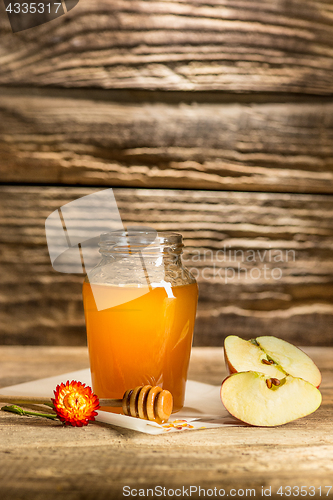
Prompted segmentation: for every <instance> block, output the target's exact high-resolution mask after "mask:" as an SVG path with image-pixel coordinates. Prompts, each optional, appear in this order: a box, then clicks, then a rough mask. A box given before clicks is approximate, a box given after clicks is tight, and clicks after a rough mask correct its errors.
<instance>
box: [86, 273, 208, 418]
mask: <svg viewBox="0 0 333 500" xmlns="http://www.w3.org/2000/svg"><path fill="white" fill-rule="evenodd" d="M171 290H172V293H171V292H170V289H169V291H168V292H167V291H166V290H165V288H163V287H156V288H148V287H146V288H144V287H140V289H138V288H136V287H119V286H111V285H106V284H101V285H100V284H98V285H94V284H93V285H90V284H89V283H87V282H85V283H84V285H83V300H84V309H85V318H86V327H87V338H88V349H89V357H90V369H91V376H92V384H93V390H94V392H95V393H96V394H97V395H98V396H99V397H101V398H121V397H122V396H123V394H124V392H125V391H126V390H127V389H130V388H134V387H136V386H137V385H146V384H150V385H158V386H160V387H161V388H162V389H168V390H169V391H170V392H171V393H172V395H173V398H174V411H178V410H180V409H181V408H182V406H183V404H184V397H185V383H186V378H187V369H188V363H189V359H190V352H191V345H192V337H193V328H194V321H195V314H196V306H197V299H198V287H197V284H196V283H192V284H187V285H181V286H174V287H171ZM95 299H96V300H95ZM101 301H102V302H103V308H101V306H100V304H101ZM96 302H97V303H98V305H99V307H98V308H97V305H96ZM108 305H109V306H110V307H106V308H105V306H108ZM113 411H116V409H114V410H113Z"/></svg>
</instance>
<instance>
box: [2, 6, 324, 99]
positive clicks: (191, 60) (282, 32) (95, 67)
mask: <svg viewBox="0 0 333 500" xmlns="http://www.w3.org/2000/svg"><path fill="white" fill-rule="evenodd" d="M0 13H1V15H0V28H1V31H0V34H1V47H0V63H1V75H0V84H10V85H12V84H14V85H19V84H20V85H22V84H23V85H32V86H58V87H59V86H62V87H98V88H106V89H110V88H113V89H117V88H121V89H124V88H127V89H134V88H135V89H162V90H186V91H188V90H201V91H211V90H222V91H228V92H236V93H238V92H282V93H290V92H293V93H304V94H319V95H330V94H332V90H333V78H332V76H333V37H332V26H333V10H332V5H331V3H330V2H329V1H320V0H306V1H304V0H294V1H292V2H276V1H274V0H263V1H261V2H258V1H257V0H251V1H248V2H243V1H241V0H236V1H234V0H223V1H216V0H209V1H203V0H191V1H186V0H169V1H163V0H155V1H151V0H149V1H145V0H141V1H140V0H112V1H111V0H104V1H101V0H81V1H80V4H79V5H78V6H77V7H76V8H75V9H73V10H72V11H71V12H70V13H69V14H67V15H66V16H62V17H60V18H59V19H57V20H55V21H53V22H51V23H48V24H46V25H42V26H40V27H36V28H34V29H33V30H27V31H23V32H21V33H18V34H17V35H15V37H13V36H12V33H11V31H10V26H9V22H8V19H7V18H6V14H5V12H4V6H3V3H1V6H0Z"/></svg>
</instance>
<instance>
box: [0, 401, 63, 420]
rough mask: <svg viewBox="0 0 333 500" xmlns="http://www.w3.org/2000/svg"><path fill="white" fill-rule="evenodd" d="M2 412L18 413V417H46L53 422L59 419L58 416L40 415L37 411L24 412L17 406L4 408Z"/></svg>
mask: <svg viewBox="0 0 333 500" xmlns="http://www.w3.org/2000/svg"><path fill="white" fill-rule="evenodd" d="M1 410H3V411H9V412H11V413H17V414H18V415H33V416H34V417H44V418H49V419H51V420H57V419H58V416H57V415H52V414H51V413H39V412H35V411H28V410H23V408H20V407H19V406H16V405H11V406H3V407H2V408H1Z"/></svg>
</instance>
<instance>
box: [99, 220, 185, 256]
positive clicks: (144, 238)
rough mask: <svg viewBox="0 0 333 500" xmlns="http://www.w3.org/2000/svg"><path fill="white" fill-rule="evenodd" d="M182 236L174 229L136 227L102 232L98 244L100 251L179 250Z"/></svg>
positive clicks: (181, 244) (181, 246) (181, 245)
mask: <svg viewBox="0 0 333 500" xmlns="http://www.w3.org/2000/svg"><path fill="white" fill-rule="evenodd" d="M182 241H183V237H182V235H181V234H180V233H177V232H174V231H156V230H154V229H150V228H140V227H138V228H136V227H135V226H134V227H132V228H130V229H128V230H117V231H110V232H106V233H102V234H101V235H100V239H99V243H98V246H99V247H100V253H102V254H103V253H110V252H125V253H128V251H129V252H130V253H132V252H134V253H135V252H142V251H155V252H156V251H159V252H161V251H169V252H170V251H181V249H182V248H183V246H184V245H183V242H182Z"/></svg>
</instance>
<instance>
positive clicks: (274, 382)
mask: <svg viewBox="0 0 333 500" xmlns="http://www.w3.org/2000/svg"><path fill="white" fill-rule="evenodd" d="M271 381H272V384H273V385H280V384H281V382H280V380H279V379H278V378H271Z"/></svg>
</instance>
